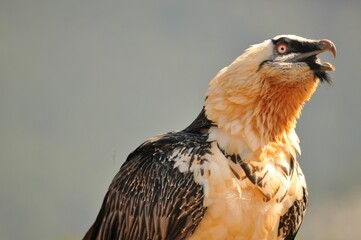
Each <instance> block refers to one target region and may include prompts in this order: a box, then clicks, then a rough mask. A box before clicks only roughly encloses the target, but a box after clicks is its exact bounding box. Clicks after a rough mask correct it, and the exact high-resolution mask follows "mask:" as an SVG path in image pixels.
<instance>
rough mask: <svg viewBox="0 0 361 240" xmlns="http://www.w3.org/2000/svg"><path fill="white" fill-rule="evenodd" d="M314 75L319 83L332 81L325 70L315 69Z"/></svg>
mask: <svg viewBox="0 0 361 240" xmlns="http://www.w3.org/2000/svg"><path fill="white" fill-rule="evenodd" d="M315 76H316V77H318V78H319V79H320V82H321V83H328V84H331V83H332V80H331V77H330V75H329V74H328V73H327V72H325V71H315Z"/></svg>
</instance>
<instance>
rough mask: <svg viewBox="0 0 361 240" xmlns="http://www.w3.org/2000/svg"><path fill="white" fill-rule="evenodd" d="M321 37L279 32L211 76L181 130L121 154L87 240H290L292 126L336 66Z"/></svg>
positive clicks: (297, 183) (294, 210)
mask: <svg viewBox="0 0 361 240" xmlns="http://www.w3.org/2000/svg"><path fill="white" fill-rule="evenodd" d="M324 52H330V53H332V54H333V57H334V58H336V46H335V44H334V43H333V42H332V41H330V40H327V39H321V40H312V39H307V38H303V37H299V36H296V35H291V34H287V35H278V36H276V37H274V38H271V39H268V40H265V41H263V42H261V43H259V44H254V45H251V46H250V47H249V48H247V49H246V50H245V51H244V52H243V53H242V54H241V55H240V56H239V57H237V58H236V59H235V60H234V61H233V62H232V63H231V64H230V65H228V66H226V67H225V68H223V69H221V70H220V71H219V72H218V73H217V74H216V76H215V77H214V78H213V79H212V80H211V81H210V83H209V86H208V89H207V91H206V96H205V100H204V104H203V107H202V110H201V112H200V114H199V115H198V117H196V118H195V120H194V121H193V122H192V123H191V124H190V125H189V126H188V127H186V128H185V129H183V130H181V131H173V132H168V133H165V134H160V135H158V136H155V137H153V138H150V139H149V140H147V141H145V142H144V143H143V144H141V145H140V146H139V147H138V148H136V149H135V150H134V151H133V152H131V153H130V154H129V156H128V157H127V159H126V161H125V162H124V163H123V165H122V166H121V167H120V170H119V172H118V173H117V174H116V176H115V177H114V179H113V180H112V182H111V184H110V186H109V189H108V191H107V193H106V195H105V197H104V200H103V203H102V206H101V209H100V211H99V213H98V215H97V217H96V219H95V222H94V224H93V225H92V226H91V227H90V229H89V230H88V231H87V232H86V234H85V236H84V238H83V239H85V240H93V239H94V240H95V239H97V240H110V239H125V240H128V239H131V240H150V239H160V240H173V239H177V240H178V239H190V240H201V239H207V240H212V239H216V240H222V239H227V240H229V239H247V240H248V239H251V240H261V239H262V240H266V239H267V240H268V239H278V240H279V239H285V240H291V239H294V238H295V236H296V234H297V232H298V230H299V228H300V225H301V223H302V220H303V217H304V214H305V211H306V208H307V205H308V191H307V186H306V180H305V176H304V174H303V172H302V170H301V168H300V164H299V162H298V160H297V159H298V157H299V156H300V154H301V150H300V144H299V142H300V141H299V138H298V136H297V134H296V131H295V128H296V122H297V120H298V119H299V117H300V114H301V111H302V109H303V107H304V105H305V103H306V102H307V101H309V100H310V98H311V96H312V95H313V93H314V92H315V90H316V88H317V86H318V85H319V83H331V82H332V81H331V78H330V75H329V73H328V72H330V71H334V70H335V67H334V66H333V65H332V64H331V63H329V62H322V61H321V60H320V58H319V57H318V55H319V54H321V53H324Z"/></svg>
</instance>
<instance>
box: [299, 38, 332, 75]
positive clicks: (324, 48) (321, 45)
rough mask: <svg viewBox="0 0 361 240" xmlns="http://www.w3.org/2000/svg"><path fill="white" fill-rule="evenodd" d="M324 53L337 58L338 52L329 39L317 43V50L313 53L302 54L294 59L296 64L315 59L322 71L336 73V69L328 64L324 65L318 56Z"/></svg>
mask: <svg viewBox="0 0 361 240" xmlns="http://www.w3.org/2000/svg"><path fill="white" fill-rule="evenodd" d="M323 52H331V53H332V55H333V57H334V58H336V55H337V50H336V46H335V44H334V43H333V42H331V41H330V40H328V39H322V40H319V41H318V42H316V50H314V51H311V52H306V53H302V54H300V55H298V56H296V57H294V58H293V59H292V61H294V62H300V61H306V60H307V59H314V60H315V62H316V64H318V65H320V70H322V71H335V69H336V68H335V67H334V66H333V65H332V64H331V63H328V62H325V63H322V62H321V61H320V59H319V58H317V57H316V56H317V55H318V54H320V53H323Z"/></svg>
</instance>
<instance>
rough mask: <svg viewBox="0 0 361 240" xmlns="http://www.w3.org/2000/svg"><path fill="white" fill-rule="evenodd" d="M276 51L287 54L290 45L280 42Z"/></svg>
mask: <svg viewBox="0 0 361 240" xmlns="http://www.w3.org/2000/svg"><path fill="white" fill-rule="evenodd" d="M276 52H277V53H279V54H285V53H287V52H288V45H287V44H286V43H280V44H278V45H277V46H276Z"/></svg>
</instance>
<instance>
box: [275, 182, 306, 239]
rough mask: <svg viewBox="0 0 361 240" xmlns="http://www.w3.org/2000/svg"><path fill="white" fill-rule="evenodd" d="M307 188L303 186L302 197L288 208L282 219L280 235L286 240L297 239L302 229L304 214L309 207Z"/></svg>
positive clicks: (279, 229) (279, 228)
mask: <svg viewBox="0 0 361 240" xmlns="http://www.w3.org/2000/svg"><path fill="white" fill-rule="evenodd" d="M307 197H308V194H307V190H306V189H305V188H303V197H302V199H298V200H296V201H295V202H294V203H293V205H292V206H291V207H290V208H289V209H288V212H287V213H286V214H285V215H283V216H282V217H281V219H280V224H279V227H278V235H279V236H282V237H284V239H285V240H293V239H295V237H296V235H297V232H298V230H299V229H300V226H301V223H302V219H303V216H304V215H305V211H306V208H307V201H308V200H307Z"/></svg>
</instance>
